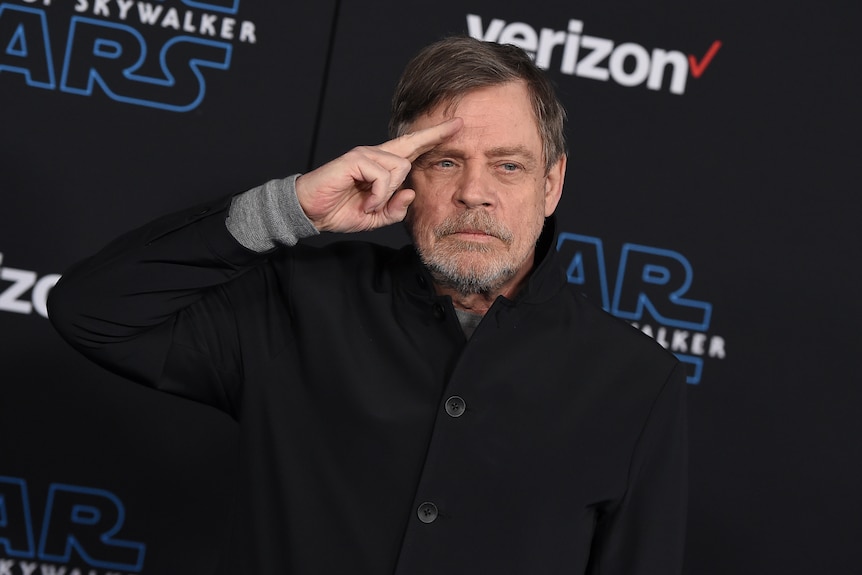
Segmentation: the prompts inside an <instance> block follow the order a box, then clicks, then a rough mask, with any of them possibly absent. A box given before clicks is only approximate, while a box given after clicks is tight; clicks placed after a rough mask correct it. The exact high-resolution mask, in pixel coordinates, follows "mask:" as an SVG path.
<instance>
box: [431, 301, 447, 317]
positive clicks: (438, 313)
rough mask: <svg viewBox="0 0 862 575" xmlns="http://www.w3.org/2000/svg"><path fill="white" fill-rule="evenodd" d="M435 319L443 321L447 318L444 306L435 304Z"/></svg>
mask: <svg viewBox="0 0 862 575" xmlns="http://www.w3.org/2000/svg"><path fill="white" fill-rule="evenodd" d="M434 317H436V318H437V319H443V318H444V317H446V310H445V309H444V308H443V304H439V303H435V304H434Z"/></svg>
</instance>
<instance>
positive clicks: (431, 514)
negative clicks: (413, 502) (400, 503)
mask: <svg viewBox="0 0 862 575" xmlns="http://www.w3.org/2000/svg"><path fill="white" fill-rule="evenodd" d="M417 514H418V515H419V521H421V522H422V523H434V520H435V519H437V515H438V512H437V506H436V505H434V504H433V503H431V502H430V501H426V502H425V503H423V504H422V505H420V506H419V509H418V511H417Z"/></svg>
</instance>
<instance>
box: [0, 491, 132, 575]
mask: <svg viewBox="0 0 862 575" xmlns="http://www.w3.org/2000/svg"><path fill="white" fill-rule="evenodd" d="M27 487H28V486H27V482H26V481H25V480H24V479H21V478H18V477H3V476H0V575H19V574H20V575H33V574H40V575H121V572H125V573H129V572H131V573H139V572H141V570H142V569H143V567H144V554H145V552H146V545H145V544H144V543H141V542H137V541H126V540H123V539H122V538H121V537H120V535H119V534H120V531H121V529H122V527H123V523H124V522H125V518H126V511H125V507H124V506H123V502H122V501H121V500H120V499H119V498H118V497H117V496H116V495H114V494H113V493H111V492H110V491H105V490H104V489H95V488H92V487H82V486H78V485H66V484H62V483H52V484H51V485H50V486H49V487H48V492H47V496H46V499H45V502H44V510H45V512H44V516H43V518H42V521H41V525H40V524H39V520H38V517H34V514H33V512H32V506H31V503H32V501H31V499H30V497H31V495H30V493H29V491H28V488H27ZM4 556H5V557H6V558H4ZM72 563H74V564H76V565H84V566H85V567H83V568H81V567H74V566H70V564H72Z"/></svg>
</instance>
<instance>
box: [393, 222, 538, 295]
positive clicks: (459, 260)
mask: <svg viewBox="0 0 862 575" xmlns="http://www.w3.org/2000/svg"><path fill="white" fill-rule="evenodd" d="M409 220H410V218H408V231H410V232H411V235H412V236H413V243H414V245H415V246H416V250H417V251H418V252H419V257H420V258H421V260H422V263H423V264H425V267H426V268H428V271H429V272H430V273H431V276H432V277H433V278H434V281H436V282H437V283H438V284H440V285H441V286H444V287H447V288H451V289H453V290H455V291H456V292H457V293H459V294H461V295H465V296H466V295H473V294H482V295H490V294H493V293H494V292H496V291H497V290H499V289H500V288H501V287H502V286H503V285H504V284H505V283H506V282H507V281H509V280H510V279H512V278H513V277H514V276H515V275H516V274H517V273H518V271H519V270H520V268H521V266H522V265H523V263H524V261H526V259H527V257H528V256H529V254H528V253H527V254H523V255H522V257H520V258H518V257H517V254H513V253H512V251H511V250H512V247H513V244H514V242H515V237H514V234H513V233H512V232H511V231H510V230H509V229H508V228H506V227H505V226H503V225H502V224H500V223H499V222H497V220H495V219H494V218H493V217H492V216H491V215H489V214H488V213H487V212H484V211H481V210H475V211H473V210H471V211H466V212H461V213H460V214H458V215H456V216H452V217H449V218H447V219H446V220H444V221H443V222H442V223H441V224H440V225H438V226H437V227H436V228H434V229H433V230H431V235H432V236H433V240H434V241H433V245H431V246H429V245H424V242H423V241H422V240H421V237H422V236H423V232H424V230H419V229H415V228H414V225H413V222H411V221H409ZM464 230H476V231H481V232H482V233H485V234H488V235H490V236H493V237H495V238H497V239H498V240H499V241H498V242H492V243H486V242H478V241H475V242H474V241H468V240H462V239H459V238H457V237H455V236H453V234H455V233H457V232H460V231H464ZM501 244H502V245H501ZM516 259H517V260H519V261H515V260H516Z"/></svg>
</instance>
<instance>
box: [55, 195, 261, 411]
mask: <svg viewBox="0 0 862 575" xmlns="http://www.w3.org/2000/svg"><path fill="white" fill-rule="evenodd" d="M230 202H231V198H229V197H228V198H224V199H222V200H220V201H217V202H215V203H213V204H208V205H203V206H197V207H194V208H191V209H189V210H185V211H182V212H179V213H176V214H172V215H169V216H166V217H163V218H161V219H159V220H156V221H155V222H153V223H151V224H149V225H146V226H144V227H141V228H139V229H137V230H134V231H132V232H129V233H127V234H125V235H123V236H121V237H120V238H118V239H116V240H114V241H113V242H112V243H110V244H109V245H108V246H107V247H105V248H104V249H103V250H101V251H100V252H99V253H97V254H96V255H94V256H92V257H90V258H88V259H86V260H84V261H82V262H80V263H78V264H77V265H75V266H73V267H72V268H71V269H70V270H68V271H67V272H66V273H65V274H64V275H63V277H62V278H61V280H60V281H59V283H58V284H57V285H56V286H55V287H54V289H52V291H51V293H50V296H49V301H48V309H49V318H50V320H51V322H52V324H53V325H54V326H55V328H56V329H57V331H58V332H59V333H60V335H61V336H62V337H63V338H64V339H65V340H66V341H67V342H68V343H70V344H71V345H72V346H73V347H74V348H75V349H77V350H78V351H80V352H81V353H82V354H84V355H85V356H86V357H88V358H89V359H91V360H93V361H94V362H96V363H98V364H99V365H101V366H103V367H105V368H107V369H109V370H111V371H113V372H115V373H117V374H119V375H121V376H124V377H127V378H129V379H131V380H134V381H137V382H140V383H143V384H146V385H149V386H151V387H154V388H157V389H161V390H164V391H168V392H171V393H175V394H178V395H182V396H185V397H188V398H190V399H194V400H196V401H200V402H203V403H208V404H210V405H214V406H215V407H218V408H219V409H222V410H224V411H227V412H229V413H233V414H234V415H235V414H236V407H237V406H236V403H237V401H238V397H239V388H240V385H241V381H240V371H241V358H240V357H239V346H238V345H237V334H236V327H235V321H234V319H233V317H232V314H233V311H232V309H231V306H230V305H229V301H228V298H227V295H226V294H225V293H224V290H223V289H222V288H221V286H223V284H225V283H227V282H230V281H231V280H234V279H235V278H237V277H239V276H240V275H242V274H243V273H245V272H246V271H248V270H250V269H252V268H253V267H254V266H255V264H257V263H259V262H261V261H263V260H265V259H266V255H262V254H258V253H255V252H253V251H251V250H248V249H246V248H244V247H243V246H242V245H240V244H239V243H238V242H237V241H236V240H235V239H234V237H233V236H232V235H231V234H230V232H229V231H228V230H227V228H226V226H225V218H226V215H227V213H228V210H229V206H230ZM180 325H182V327H181V328H180V327H179V326H180ZM178 333H181V337H179V338H178V337H177V334H178ZM198 336H199V337H198ZM168 366H170V368H168Z"/></svg>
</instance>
